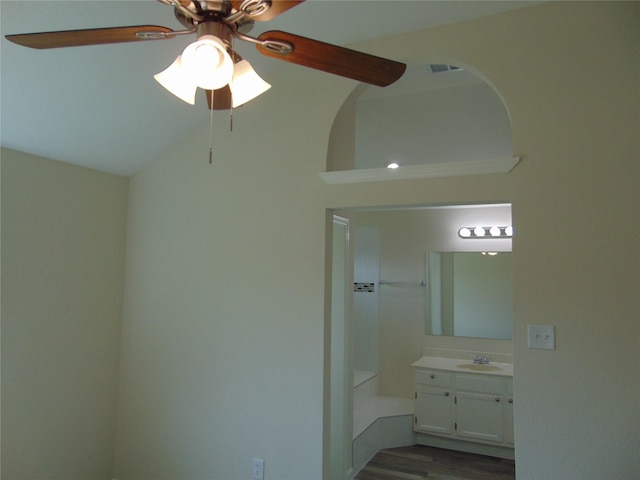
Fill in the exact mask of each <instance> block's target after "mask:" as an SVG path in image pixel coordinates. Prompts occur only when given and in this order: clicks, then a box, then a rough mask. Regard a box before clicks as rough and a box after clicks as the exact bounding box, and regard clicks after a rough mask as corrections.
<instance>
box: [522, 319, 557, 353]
mask: <svg viewBox="0 0 640 480" xmlns="http://www.w3.org/2000/svg"><path fill="white" fill-rule="evenodd" d="M527 333H528V342H527V347H529V348H540V349H542V350H555V349H556V336H555V329H554V327H553V325H528V326H527Z"/></svg>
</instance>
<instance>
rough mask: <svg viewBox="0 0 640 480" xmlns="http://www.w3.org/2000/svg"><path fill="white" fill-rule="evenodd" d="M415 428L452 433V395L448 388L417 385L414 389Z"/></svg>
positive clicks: (423, 430)
mask: <svg viewBox="0 0 640 480" xmlns="http://www.w3.org/2000/svg"><path fill="white" fill-rule="evenodd" d="M415 407H416V416H415V430H416V431H418V432H428V433H439V434H445V435H451V434H452V433H453V395H452V394H451V392H450V391H449V389H444V388H430V387H419V388H418V389H417V391H416V405H415Z"/></svg>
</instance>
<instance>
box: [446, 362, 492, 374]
mask: <svg viewBox="0 0 640 480" xmlns="http://www.w3.org/2000/svg"><path fill="white" fill-rule="evenodd" d="M456 367H458V368H465V369H467V370H475V371H477V372H495V371H497V370H502V369H501V368H500V367H497V366H495V365H487V364H478V363H461V364H459V365H456Z"/></svg>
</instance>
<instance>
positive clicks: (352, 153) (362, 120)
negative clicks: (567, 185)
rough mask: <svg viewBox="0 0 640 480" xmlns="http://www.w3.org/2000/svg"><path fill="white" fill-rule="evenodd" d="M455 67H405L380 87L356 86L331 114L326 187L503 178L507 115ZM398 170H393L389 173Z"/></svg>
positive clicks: (507, 160)
mask: <svg viewBox="0 0 640 480" xmlns="http://www.w3.org/2000/svg"><path fill="white" fill-rule="evenodd" d="M459 65H460V63H459V62H455V64H452V63H430V64H426V65H420V66H413V67H409V68H407V72H406V73H405V75H404V76H403V77H402V78H401V79H400V80H398V81H397V82H396V83H394V84H392V85H390V86H389V87H386V88H378V87H373V86H369V85H359V86H358V87H357V88H356V89H354V91H353V92H352V93H351V95H350V96H349V97H348V98H347V100H346V101H345V102H344V104H343V105H342V108H341V109H340V111H339V112H338V114H337V115H336V118H335V120H334V123H333V127H332V130H331V135H330V138H329V148H328V154H327V171H326V172H324V173H323V178H324V179H325V181H327V182H329V183H348V182H359V181H367V180H385V179H401V178H420V177H429V176H448V175H461V174H481V173H501V172H508V171H509V170H510V169H511V168H513V166H515V164H516V163H517V161H518V159H517V158H514V157H513V147H512V142H511V136H512V135H511V122H510V118H509V113H508V111H507V108H506V107H505V105H504V103H503V101H502V99H501V98H500V96H499V95H498V93H497V92H496V90H495V89H494V88H493V87H492V86H491V85H490V84H489V83H488V82H487V81H486V80H484V79H483V78H482V76H481V75H480V74H477V73H474V71H473V69H471V68H468V67H466V66H459ZM393 164H395V165H397V166H398V168H395V169H394V170H393V171H390V170H389V169H388V167H389V166H392V165H393Z"/></svg>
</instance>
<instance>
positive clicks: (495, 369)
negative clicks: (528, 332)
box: [411, 356, 513, 377]
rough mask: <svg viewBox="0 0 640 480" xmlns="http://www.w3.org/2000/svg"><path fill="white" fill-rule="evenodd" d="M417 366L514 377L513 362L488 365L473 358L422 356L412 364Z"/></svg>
mask: <svg viewBox="0 0 640 480" xmlns="http://www.w3.org/2000/svg"><path fill="white" fill-rule="evenodd" d="M411 366H412V367H415V368H432V369H436V370H448V371H450V372H463V373H480V374H483V375H500V376H503V377H513V364H512V363H499V362H490V363H489V364H486V365H476V364H474V363H473V361H472V360H465V359H462V358H443V357H427V356H425V357H421V358H420V359H419V360H417V361H415V362H414V363H412V364H411Z"/></svg>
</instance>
